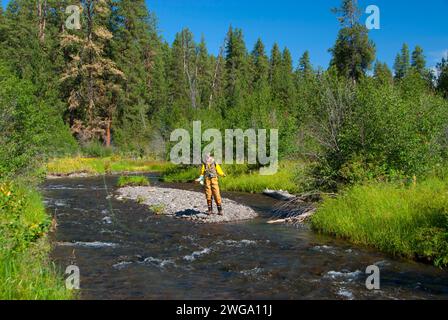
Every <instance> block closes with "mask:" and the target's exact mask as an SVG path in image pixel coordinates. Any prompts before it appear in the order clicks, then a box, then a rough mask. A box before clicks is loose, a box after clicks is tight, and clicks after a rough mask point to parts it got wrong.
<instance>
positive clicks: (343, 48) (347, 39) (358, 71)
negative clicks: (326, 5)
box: [329, 0, 376, 81]
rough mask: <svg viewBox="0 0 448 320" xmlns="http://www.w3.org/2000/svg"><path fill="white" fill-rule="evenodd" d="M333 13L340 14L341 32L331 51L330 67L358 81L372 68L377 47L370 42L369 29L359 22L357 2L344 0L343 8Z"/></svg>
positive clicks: (334, 10) (355, 0)
mask: <svg viewBox="0 0 448 320" xmlns="http://www.w3.org/2000/svg"><path fill="white" fill-rule="evenodd" d="M333 12H334V13H339V14H340V17H339V18H338V19H339V22H340V23H341V30H340V31H339V34H338V38H337V40H336V44H335V45H334V47H333V48H332V49H330V50H329V51H330V52H331V53H332V55H333V58H332V60H331V62H330V66H334V67H336V70H337V71H338V73H339V74H340V75H342V76H345V77H347V78H348V79H351V80H353V81H357V80H358V79H359V78H361V77H362V76H364V75H365V73H366V71H367V70H369V69H370V68H371V65H372V62H373V61H374V59H375V51H376V50H375V45H374V44H373V42H372V41H371V40H369V36H368V30H367V28H366V27H365V26H364V25H362V24H361V23H360V22H359V19H360V10H359V8H358V3H357V0H343V1H342V5H341V7H340V8H336V9H333Z"/></svg>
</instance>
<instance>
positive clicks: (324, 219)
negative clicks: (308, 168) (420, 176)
mask: <svg viewBox="0 0 448 320" xmlns="http://www.w3.org/2000/svg"><path fill="white" fill-rule="evenodd" d="M312 226H313V228H314V229H315V230H317V231H319V232H323V233H328V234H332V235H335V236H338V237H341V238H346V239H349V240H350V241H352V242H353V243H355V244H362V245H369V246H373V247H376V248H378V249H380V250H382V251H385V252H387V253H390V254H392V255H395V256H403V257H406V258H413V259H419V260H420V259H423V260H427V261H430V262H433V263H434V264H435V265H437V266H447V265H448V180H443V179H439V178H431V179H428V180H426V181H424V182H422V183H418V184H416V185H411V186H403V185H396V184H390V183H381V184H378V183H377V184H371V185H364V186H355V187H352V188H351V189H349V190H347V191H346V192H344V193H343V194H342V195H340V196H339V197H337V198H336V199H326V200H325V201H324V202H323V203H322V205H321V206H320V208H319V209H318V211H317V213H316V215H315V216H314V217H313V218H312Z"/></svg>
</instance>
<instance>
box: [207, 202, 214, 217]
mask: <svg viewBox="0 0 448 320" xmlns="http://www.w3.org/2000/svg"><path fill="white" fill-rule="evenodd" d="M207 205H208V212H207V214H208V215H209V216H211V215H212V214H213V202H212V201H207Z"/></svg>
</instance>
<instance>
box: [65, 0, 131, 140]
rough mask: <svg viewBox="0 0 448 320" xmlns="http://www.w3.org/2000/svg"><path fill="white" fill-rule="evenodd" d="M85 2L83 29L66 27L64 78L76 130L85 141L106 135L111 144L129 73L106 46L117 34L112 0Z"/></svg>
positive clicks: (82, 2) (72, 121)
mask: <svg viewBox="0 0 448 320" xmlns="http://www.w3.org/2000/svg"><path fill="white" fill-rule="evenodd" d="M81 5H82V6H83V16H84V22H85V26H83V28H82V30H81V31H78V32H73V33H71V32H69V31H67V30H65V31H64V33H63V34H62V40H61V46H62V48H63V49H64V51H65V55H66V59H67V67H66V71H65V72H64V73H63V74H62V77H61V81H62V82H63V83H64V84H65V85H66V89H67V90H68V91H69V92H70V94H69V96H68V104H69V110H70V113H71V128H72V131H73V133H74V134H76V135H77V137H78V138H79V139H80V140H81V141H83V142H87V141H91V140H92V139H94V138H102V140H103V141H104V142H105V144H106V146H110V144H111V128H112V122H113V115H114V113H115V110H116V108H117V103H118V97H119V95H120V91H121V87H120V83H121V81H122V80H123V79H125V75H124V74H123V72H122V71H121V70H119V68H118V67H117V66H116V63H115V62H114V61H112V60H111V59H110V56H109V55H108V52H106V50H105V49H106V47H107V46H109V45H110V41H111V40H112V38H113V34H112V33H111V32H110V31H109V30H108V28H107V27H108V23H109V19H110V13H111V10H110V3H109V1H107V0H96V1H94V0H83V1H81Z"/></svg>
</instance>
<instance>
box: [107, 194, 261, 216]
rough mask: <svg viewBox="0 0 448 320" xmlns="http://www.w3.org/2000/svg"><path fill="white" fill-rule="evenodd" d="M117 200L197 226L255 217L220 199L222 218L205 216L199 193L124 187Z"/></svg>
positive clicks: (205, 206)
mask: <svg viewBox="0 0 448 320" xmlns="http://www.w3.org/2000/svg"><path fill="white" fill-rule="evenodd" d="M116 198H117V199H118V200H122V201H124V200H133V201H137V202H138V203H140V204H142V205H146V206H148V210H151V211H154V212H155V213H157V214H163V215H167V216H171V217H174V218H179V219H186V220H190V221H194V222H198V223H225V222H235V221H243V220H250V219H253V218H256V217H257V216H258V214H257V213H256V212H255V211H254V210H252V209H251V208H250V207H248V206H245V205H242V204H239V203H237V202H235V201H233V200H230V199H226V198H223V208H224V215H222V216H219V215H217V214H216V212H217V209H216V205H215V204H214V212H215V214H214V215H211V216H208V215H207V214H206V212H207V203H206V200H205V195H204V194H203V193H200V192H194V191H187V190H177V189H167V188H159V187H125V188H121V189H118V190H117V196H116Z"/></svg>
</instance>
